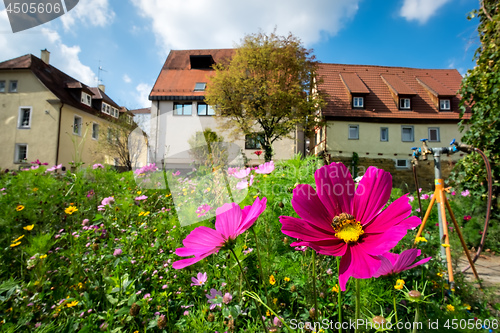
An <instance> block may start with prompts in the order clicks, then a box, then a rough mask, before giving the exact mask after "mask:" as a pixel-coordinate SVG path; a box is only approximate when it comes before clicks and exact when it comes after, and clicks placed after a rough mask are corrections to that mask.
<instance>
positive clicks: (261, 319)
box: [230, 249, 269, 333]
mask: <svg viewBox="0 0 500 333" xmlns="http://www.w3.org/2000/svg"><path fill="white" fill-rule="evenodd" d="M230 250H231V253H232V254H233V256H234V259H235V260H236V262H237V263H238V266H239V267H240V271H241V275H243V277H244V278H245V282H246V284H247V286H248V290H250V291H252V286H251V285H250V282H249V281H248V279H247V276H246V274H245V271H244V270H243V267H242V266H241V264H240V261H239V260H238V257H237V256H236V253H234V250H233V249H230ZM264 283H265V282H264ZM252 299H253V298H252ZM253 302H254V304H255V307H256V308H257V313H258V314H259V318H260V321H261V322H262V326H264V330H265V331H266V333H269V331H268V330H267V326H266V323H265V322H264V318H263V316H262V312H260V307H259V304H257V301H256V300H255V299H253Z"/></svg>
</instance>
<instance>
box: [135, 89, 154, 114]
mask: <svg viewBox="0 0 500 333" xmlns="http://www.w3.org/2000/svg"><path fill="white" fill-rule="evenodd" d="M151 89H153V86H152V85H150V84H147V83H140V84H138V85H137V87H135V90H136V91H137V92H136V93H135V102H136V104H137V107H138V108H146V107H150V106H151V101H150V100H149V99H148V97H149V93H150V92H151Z"/></svg>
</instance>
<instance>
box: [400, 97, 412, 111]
mask: <svg viewBox="0 0 500 333" xmlns="http://www.w3.org/2000/svg"><path fill="white" fill-rule="evenodd" d="M399 109H400V110H411V99H410V98H409V97H400V98H399Z"/></svg>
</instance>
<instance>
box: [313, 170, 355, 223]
mask: <svg viewBox="0 0 500 333" xmlns="http://www.w3.org/2000/svg"><path fill="white" fill-rule="evenodd" d="M314 178H315V180H316V191H317V193H318V196H319V199H320V200H321V202H322V203H323V205H324V206H325V208H326V209H327V210H328V212H329V213H330V215H331V216H337V215H339V214H341V213H348V214H350V213H352V197H353V196H354V191H355V188H354V181H353V180H352V177H351V174H350V173H349V169H347V168H346V166H345V165H343V164H342V163H335V162H333V163H332V164H330V165H325V166H323V167H321V168H319V169H318V170H316V172H315V173H314Z"/></svg>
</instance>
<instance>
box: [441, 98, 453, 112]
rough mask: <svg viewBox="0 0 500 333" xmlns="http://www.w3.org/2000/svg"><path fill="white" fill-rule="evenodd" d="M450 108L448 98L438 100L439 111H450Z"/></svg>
mask: <svg viewBox="0 0 500 333" xmlns="http://www.w3.org/2000/svg"><path fill="white" fill-rule="evenodd" d="M450 110H451V102H450V100H449V99H440V100H439V111H450Z"/></svg>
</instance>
